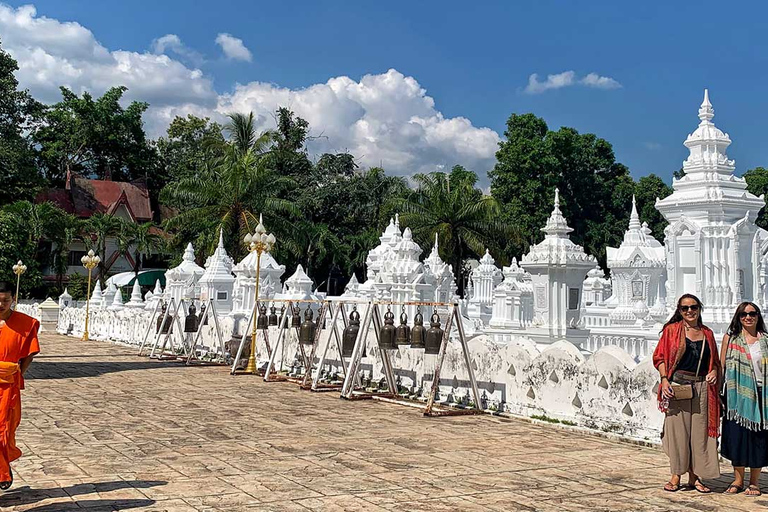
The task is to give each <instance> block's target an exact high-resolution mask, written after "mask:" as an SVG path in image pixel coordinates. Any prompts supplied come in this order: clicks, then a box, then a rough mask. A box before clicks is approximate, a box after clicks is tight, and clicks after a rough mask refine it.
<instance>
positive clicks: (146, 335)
mask: <svg viewBox="0 0 768 512" xmlns="http://www.w3.org/2000/svg"><path fill="white" fill-rule="evenodd" d="M162 302H163V301H162V300H158V301H157V304H155V309H153V310H152V316H151V317H150V319H149V325H147V330H146V331H145V332H144V338H143V339H142V341H141V346H140V347H139V355H142V352H144V345H146V344H147V338H149V333H150V332H151V331H152V327H153V326H154V325H155V319H156V318H157V310H159V309H160V305H161V304H162Z"/></svg>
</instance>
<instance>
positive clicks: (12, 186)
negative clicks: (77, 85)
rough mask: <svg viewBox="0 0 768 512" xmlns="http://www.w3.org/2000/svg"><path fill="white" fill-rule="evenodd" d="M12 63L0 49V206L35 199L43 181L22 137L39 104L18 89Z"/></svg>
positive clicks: (30, 147) (32, 152) (31, 150)
mask: <svg viewBox="0 0 768 512" xmlns="http://www.w3.org/2000/svg"><path fill="white" fill-rule="evenodd" d="M18 69H19V66H18V64H17V63H16V61H15V60H14V59H13V57H11V56H10V55H9V54H8V53H6V52H5V51H3V49H2V47H0V183H2V184H3V186H2V187H0V206H1V205H5V204H8V203H10V202H12V201H17V200H20V199H29V200H31V199H32V198H34V197H35V194H36V193H37V192H38V191H39V190H40V189H42V188H43V186H44V184H45V182H44V180H43V177H42V175H41V174H40V172H39V171H38V169H37V167H36V165H35V158H36V154H35V149H34V147H33V145H32V143H31V141H30V140H29V137H28V136H27V135H26V134H27V133H28V132H29V130H31V129H32V128H33V126H34V124H35V123H36V121H37V120H38V119H39V116H40V114H41V112H42V105H41V104H40V103H38V102H37V101H35V100H34V99H33V98H32V96H30V94H29V92H27V91H26V90H19V88H18V86H19V82H18V81H17V80H16V77H15V76H14V73H15V72H16V71H17V70H18Z"/></svg>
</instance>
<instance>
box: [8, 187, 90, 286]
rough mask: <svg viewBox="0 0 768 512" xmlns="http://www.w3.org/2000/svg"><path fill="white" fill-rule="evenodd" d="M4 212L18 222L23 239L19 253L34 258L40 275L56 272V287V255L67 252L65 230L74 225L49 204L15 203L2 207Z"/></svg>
mask: <svg viewBox="0 0 768 512" xmlns="http://www.w3.org/2000/svg"><path fill="white" fill-rule="evenodd" d="M4 210H5V211H6V212H8V213H10V214H11V215H13V216H14V217H15V218H16V219H18V221H19V222H20V223H21V225H22V226H23V229H22V232H23V233H24V234H25V235H26V240H25V242H24V245H25V247H26V249H23V250H24V251H27V252H29V253H31V254H34V259H35V262H36V264H37V267H38V268H39V269H40V270H41V271H42V270H44V269H47V268H53V269H54V270H57V277H59V279H58V281H59V284H60V283H61V275H60V274H59V273H58V269H59V266H58V265H57V255H58V254H60V253H61V252H65V251H66V250H67V248H68V244H69V243H70V242H69V241H68V239H67V237H68V235H69V234H70V233H71V231H69V230H71V227H72V225H73V224H74V223H76V219H75V218H74V216H72V215H70V214H68V213H66V212H65V211H64V210H62V209H61V208H59V207H57V206H56V205H54V204H53V203H50V202H43V203H32V202H29V201H17V202H15V203H12V204H9V205H6V206H5V207H4ZM28 266H29V265H28ZM62 274H63V272H62Z"/></svg>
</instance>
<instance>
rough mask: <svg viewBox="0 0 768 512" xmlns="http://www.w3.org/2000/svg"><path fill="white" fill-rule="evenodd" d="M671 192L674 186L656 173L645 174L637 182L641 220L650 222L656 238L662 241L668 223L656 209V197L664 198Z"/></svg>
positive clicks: (649, 224) (636, 191)
mask: <svg viewBox="0 0 768 512" xmlns="http://www.w3.org/2000/svg"><path fill="white" fill-rule="evenodd" d="M670 194H672V187H670V186H669V185H667V184H666V183H664V180H662V179H661V178H659V177H658V176H656V175H655V174H649V175H648V176H643V177H642V178H640V179H639V180H637V183H636V184H635V198H636V199H637V212H638V213H639V214H640V220H641V221H643V222H647V223H648V227H649V228H650V230H651V232H652V234H653V236H654V238H656V240H658V241H660V242H663V241H664V228H666V227H667V224H668V223H667V221H666V219H664V216H663V215H661V213H660V212H659V210H657V209H656V199H657V198H658V199H664V198H665V197H667V196H669V195H670Z"/></svg>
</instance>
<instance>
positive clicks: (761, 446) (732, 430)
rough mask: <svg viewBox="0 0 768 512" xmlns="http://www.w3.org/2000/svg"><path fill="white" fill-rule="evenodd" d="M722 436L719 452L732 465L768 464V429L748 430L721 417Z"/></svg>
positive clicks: (756, 465)
mask: <svg viewBox="0 0 768 512" xmlns="http://www.w3.org/2000/svg"><path fill="white" fill-rule="evenodd" d="M758 396H760V394H758ZM722 436H723V437H722V438H721V440H720V444H721V447H720V454H721V455H722V456H723V457H725V458H726V459H728V460H730V461H731V465H732V466H737V467H747V468H764V467H766V466H768V430H758V431H754V430H749V429H748V428H745V427H742V426H741V425H739V424H738V423H736V422H735V421H733V420H729V419H727V418H725V417H723V432H722Z"/></svg>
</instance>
